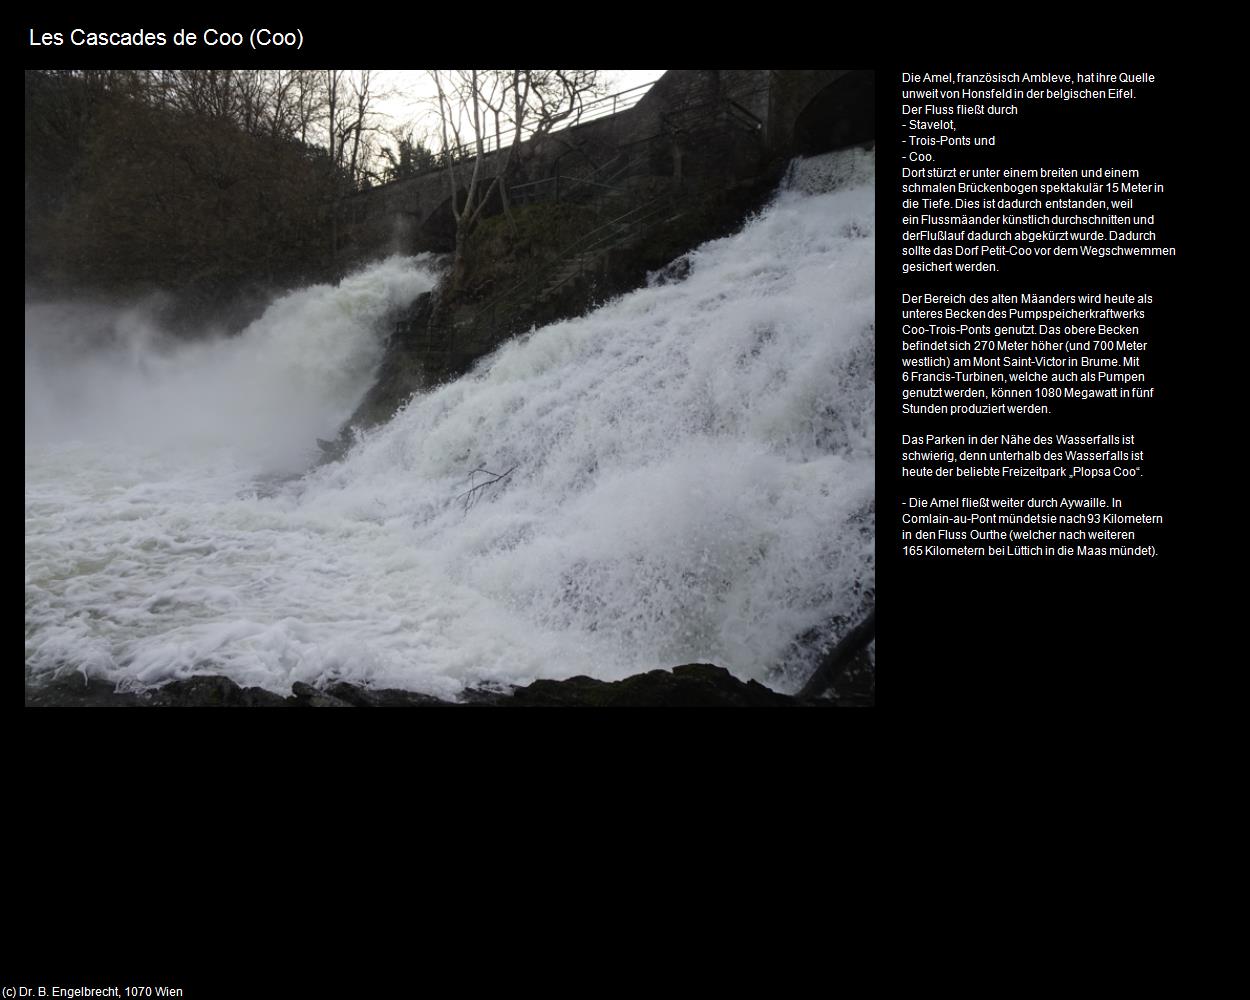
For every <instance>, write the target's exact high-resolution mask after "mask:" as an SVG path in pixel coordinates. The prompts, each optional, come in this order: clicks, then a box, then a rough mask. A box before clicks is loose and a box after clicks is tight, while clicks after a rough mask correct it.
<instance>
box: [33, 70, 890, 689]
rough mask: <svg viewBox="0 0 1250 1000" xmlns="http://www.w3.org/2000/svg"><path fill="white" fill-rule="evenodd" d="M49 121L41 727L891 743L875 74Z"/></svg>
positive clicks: (121, 91)
mask: <svg viewBox="0 0 1250 1000" xmlns="http://www.w3.org/2000/svg"><path fill="white" fill-rule="evenodd" d="M70 54H71V55H72V53H70ZM24 88H25V169H24V179H25V210H24V253H25V270H24V311H25V324H24V348H25V350H24V417H25V422H24V427H25V431H24V444H25V705H26V707H27V708H28V709H46V708H51V709H73V708H114V707H151V708H203V707H229V708H244V709H249V710H250V709H272V708H288V707H405V708H413V709H421V708H438V707H448V706H454V707H460V708H483V709H484V708H501V707H535V708H556V707H567V708H573V707H594V708H615V707H635V708H644V707H650V708H665V707H673V708H700V707H749V708H772V707H873V706H875V701H876V681H875V676H876V642H875V640H876V625H875V623H876V594H877V579H876V570H877V558H876V553H877V532H876V482H877V450H876V437H877V427H876V368H877V363H876V340H875V336H876V310H877V298H876V277H877V275H876V258H877V247H876V241H875V229H876V204H877V187H876V122H877V109H876V103H875V102H876V96H875V95H876V90H877V81H876V73H875V72H874V71H872V70H862V69H860V70H799V69H791V70H741V69H736V70H702V69H701V70H681V69H670V70H645V71H639V70H605V69H551V70H519V69H506V70H505V69H490V70H480V69H479V70H395V69H375V70H360V69H315V68H279V69H238V68H233V69H230V68H194V69H176V68H161V69H134V68H128V69H101V68H88V69H59V68H58V69H48V68H42V69H27V70H26V71H25V76H24Z"/></svg>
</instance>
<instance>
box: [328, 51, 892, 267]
mask: <svg viewBox="0 0 1250 1000" xmlns="http://www.w3.org/2000/svg"><path fill="white" fill-rule="evenodd" d="M874 85H875V80H874V75H873V72H872V71H871V70H767V69H765V70H670V71H669V72H667V73H665V74H664V75H663V76H662V77H661V78H660V79H659V80H657V81H656V82H655V84H654V85H653V86H652V87H651V88H650V89H649V90H647V91H646V92H645V93H644V94H643V96H642V97H641V99H639V100H637V101H636V103H632V104H631V105H630V106H628V107H626V108H625V110H622V111H618V112H617V113H615V114H606V115H603V116H601V117H596V118H593V119H591V120H589V121H584V122H582V123H581V124H577V125H573V126H571V127H569V128H565V129H561V130H559V131H556V132H552V133H550V134H548V135H545V136H543V137H541V138H539V139H534V140H530V141H528V142H524V143H522V144H521V146H520V147H518V149H517V151H516V153H515V154H514V158H513V169H512V171H511V177H510V185H509V190H510V192H513V198H514V200H521V199H524V198H526V197H529V198H539V199H543V200H549V199H559V198H561V197H562V192H563V196H564V197H568V196H569V195H570V194H572V193H573V192H575V191H576V190H577V187H578V185H579V184H580V185H584V186H589V185H591V184H597V183H598V181H596V180H594V178H603V176H604V170H605V169H606V168H607V167H608V166H612V169H613V170H616V169H617V168H616V167H615V164H616V163H618V162H626V161H632V164H633V165H632V166H631V167H630V171H629V172H630V173H631V174H632V175H634V176H638V175H645V176H649V177H669V178H672V179H673V180H674V181H675V182H677V183H682V184H685V185H702V184H724V183H732V182H734V181H738V180H744V179H747V178H751V177H755V176H758V175H759V174H760V173H762V172H763V171H764V170H766V169H767V168H768V167H769V165H770V164H772V165H775V164H776V163H777V162H778V161H779V160H781V159H785V158H788V157H790V156H793V155H796V154H805V155H810V154H813V153H818V152H824V151H826V150H830V149H836V148H839V147H842V146H847V145H852V144H855V143H859V142H865V141H867V140H869V139H871V138H873V135H874V126H875V109H874ZM612 100H613V99H612V98H611V97H609V98H607V99H606V101H605V102H604V103H602V104H598V105H597V107H599V108H600V109H603V110H611V105H610V104H608V103H607V102H611V101H612ZM503 159H504V156H503V155H502V154H500V153H488V154H487V155H486V156H485V157H484V158H483V162H482V172H481V174H480V177H481V178H484V179H485V180H486V181H487V183H489V181H490V179H491V178H493V177H494V176H495V173H496V171H497V170H498V167H499V164H500V163H501V162H502V161H503ZM471 169H472V162H471V161H469V162H468V164H467V169H466V170H465V171H464V176H465V177H466V178H467V176H468V174H469V172H470V171H471ZM618 172H619V171H618ZM461 196H463V194H461ZM450 200H451V189H450V182H449V178H448V175H447V171H446V170H445V169H441V168H440V169H435V170H431V171H429V172H427V173H424V174H421V175H418V176H416V177H411V178H407V179H405V180H401V181H394V182H392V183H390V184H385V185H382V186H379V187H375V188H372V189H370V190H368V191H364V192H361V193H360V194H357V195H354V196H352V197H351V198H349V199H347V200H346V201H345V202H344V203H343V204H342V206H341V209H340V213H339V232H340V241H341V242H340V246H341V249H342V252H343V253H344V255H345V256H347V257H349V258H350V257H362V258H363V257H368V256H371V255H374V254H377V253H380V252H403V253H411V252H414V251H419V250H435V251H447V250H450V249H451V241H452V238H453V234H454V220H453V218H452V215H451V208H450ZM496 201H497V199H496ZM499 210H500V206H499V205H498V204H495V205H488V207H487V212H488V213H490V212H492V211H499Z"/></svg>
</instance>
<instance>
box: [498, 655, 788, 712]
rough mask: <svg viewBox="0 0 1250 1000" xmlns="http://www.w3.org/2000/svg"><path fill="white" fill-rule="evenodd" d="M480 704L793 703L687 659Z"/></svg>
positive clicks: (529, 689)
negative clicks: (669, 667)
mask: <svg viewBox="0 0 1250 1000" xmlns="http://www.w3.org/2000/svg"><path fill="white" fill-rule="evenodd" d="M477 703H478V704H490V705H497V706H509V705H510V706H516V707H518V708H553V707H579V708H625V707H632V708H660V707H671V708H747V707H753V708H764V707H782V706H793V705H796V704H797V702H796V701H795V700H794V699H793V698H791V697H789V696H788V695H783V694H778V693H777V692H776V691H771V690H769V689H768V688H766V687H764V685H762V684H759V683H757V682H755V681H748V682H743V681H740V680H738V678H736V677H734V676H733V675H732V674H731V673H730V672H729V671H728V670H726V669H725V668H724V667H717V666H714V665H712V664H710V663H688V664H685V665H683V666H680V667H674V668H673V669H672V670H671V671H670V670H649V671H647V672H646V673H644V674H635V675H634V676H632V677H626V678H624V679H623V680H619V681H599V680H595V679H594V678H592V677H585V676H578V677H569V678H567V679H566V680H560V681H548V680H540V681H534V683H532V684H530V685H528V686H526V687H523V688H516V689H514V690H513V692H512V694H511V695H493V696H490V697H489V698H487V697H482V696H481V695H479V700H478V702H477Z"/></svg>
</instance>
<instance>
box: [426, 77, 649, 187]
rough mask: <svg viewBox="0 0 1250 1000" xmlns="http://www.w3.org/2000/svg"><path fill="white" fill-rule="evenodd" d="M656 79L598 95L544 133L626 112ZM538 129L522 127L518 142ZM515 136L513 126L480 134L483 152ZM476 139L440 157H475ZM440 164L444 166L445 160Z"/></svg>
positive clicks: (489, 152)
mask: <svg viewBox="0 0 1250 1000" xmlns="http://www.w3.org/2000/svg"><path fill="white" fill-rule="evenodd" d="M657 80H658V77H657V79H656V80H651V81H650V82H648V83H640V84H638V86H636V87H630V88H629V89H628V90H622V91H619V92H617V93H615V94H608V95H607V96H606V97H598V98H595V100H593V101H589V102H588V103H586V104H583V105H582V106H581V107H580V108H578V109H576V110H574V111H571V112H569V113H568V114H567V115H566V116H565V117H564V118H562V119H560V120H559V121H557V122H556V124H555V125H554V126H552V127H551V128H549V129H546V130H544V131H545V132H546V133H547V134H550V133H552V132H562V131H564V130H565V129H568V128H574V127H575V126H577V125H584V124H585V123H586V122H590V121H595V120H596V119H599V118H610V117H612V116H613V115H617V114H620V113H621V112H622V111H627V110H628V109H629V108H632V107H633V106H634V105H635V104H637V103H638V102H639V101H640V100H642V99H643V97H645V96H646V94H647V91H649V90H650V89H651V88H652V87H653V86H655V84H656V82H657ZM537 131H538V126H537V125H522V126H521V141H522V142H528V141H529V140H530V139H531V138H533V136H534V133H535V132H537ZM515 136H516V129H515V128H510V129H508V130H507V131H506V132H504V133H503V134H502V135H500V136H494V135H487V136H483V137H482V152H483V153H484V154H486V155H489V154H491V153H495V152H498V151H499V149H500V148H501V147H507V146H511V145H512V140H513V138H514V137H515ZM477 152H478V150H477V140H476V139H475V140H473V141H471V142H465V143H461V144H460V145H459V146H453V147H452V148H451V149H449V150H446V151H445V152H443V153H440V154H439V156H440V158H442V157H447V156H450V157H451V158H452V159H453V160H454V161H455V162H457V163H459V162H460V161H461V160H465V159H468V158H470V157H473V156H477ZM442 165H444V166H445V165H446V160H445V159H444V160H443V162H442Z"/></svg>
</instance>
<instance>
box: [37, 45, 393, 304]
mask: <svg viewBox="0 0 1250 1000" xmlns="http://www.w3.org/2000/svg"><path fill="white" fill-rule="evenodd" d="M375 97H376V95H375V93H374V92H373V90H372V88H371V79H370V74H369V73H367V72H365V73H360V74H355V75H351V74H346V73H344V72H342V71H311V70H295V71H235V70H197V71H191V70H187V71H86V72H77V71H75V72H67V71H51V72H34V71H31V72H27V73H26V76H25V105H26V107H25V111H26V122H25V127H26V134H25V138H26V160H25V179H26V209H25V249H26V274H27V278H28V280H34V281H36V282H39V283H43V284H50V285H53V286H57V285H74V286H84V285H85V286H95V287H97V288H106V289H110V290H111V289H119V288H125V289H132V288H134V287H136V286H138V287H142V286H160V287H163V288H168V289H171V290H176V291H181V292H183V293H186V292H191V293H194V294H193V295H192V298H195V299H200V300H206V299H207V298H209V297H212V296H219V295H223V294H228V293H230V292H231V291H235V290H237V289H239V288H240V287H244V286H247V285H253V284H269V285H273V284H285V283H291V282H295V281H299V280H305V279H307V278H309V277H313V276H317V275H320V274H324V273H327V272H329V271H332V270H333V268H334V264H335V253H336V249H337V248H336V245H335V243H336V232H335V224H334V206H335V205H336V204H337V203H338V201H339V200H340V199H341V198H342V197H343V196H344V195H346V194H347V193H350V192H351V191H354V190H359V189H361V188H362V187H365V186H368V185H369V184H370V183H372V182H373V181H374V180H377V179H380V177H379V175H378V173H377V172H376V170H375V167H376V165H377V161H378V156H377V152H378V149H379V146H380V142H381V136H382V131H381V128H380V126H379V125H378V116H377V115H376V113H375V112H374V111H373V104H374V101H375ZM400 155H401V157H402V156H403V155H404V153H403V150H402V147H401V153H400ZM408 155H409V157H410V158H411V156H412V155H413V154H412V152H411V151H410V152H409V154H408Z"/></svg>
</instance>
